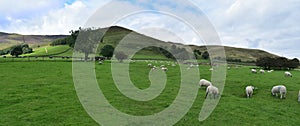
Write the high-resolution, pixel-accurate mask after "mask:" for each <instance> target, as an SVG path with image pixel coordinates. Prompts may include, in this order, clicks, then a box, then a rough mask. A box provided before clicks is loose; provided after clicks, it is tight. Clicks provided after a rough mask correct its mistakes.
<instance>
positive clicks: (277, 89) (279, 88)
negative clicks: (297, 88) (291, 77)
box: [271, 85, 287, 99]
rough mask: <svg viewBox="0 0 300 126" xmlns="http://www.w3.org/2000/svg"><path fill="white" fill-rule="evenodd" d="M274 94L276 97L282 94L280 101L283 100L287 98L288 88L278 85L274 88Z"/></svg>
mask: <svg viewBox="0 0 300 126" xmlns="http://www.w3.org/2000/svg"><path fill="white" fill-rule="evenodd" d="M271 92H272V95H273V96H274V95H276V97H277V96H278V94H280V99H282V98H286V93H287V91H286V87H285V86H283V85H277V86H274V87H273V88H272V90H271Z"/></svg>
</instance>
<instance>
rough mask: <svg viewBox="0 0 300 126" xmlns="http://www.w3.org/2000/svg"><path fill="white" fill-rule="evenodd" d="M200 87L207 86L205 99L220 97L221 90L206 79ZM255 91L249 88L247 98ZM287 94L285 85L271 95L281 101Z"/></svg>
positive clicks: (287, 74)
mask: <svg viewBox="0 0 300 126" xmlns="http://www.w3.org/2000/svg"><path fill="white" fill-rule="evenodd" d="M251 72H252V73H257V71H256V70H255V69H251ZM259 72H260V73H265V71H264V70H260V71H259ZM268 72H269V73H271V72H273V70H270V71H268ZM284 76H285V77H292V76H293V75H292V74H291V73H290V72H288V71H286V72H284ZM199 85H200V87H202V86H206V87H207V88H206V95H205V98H207V96H208V95H210V98H212V96H213V98H217V97H218V95H219V90H218V88H217V87H215V86H213V85H212V83H211V82H210V81H208V80H205V79H201V80H200V81H199ZM254 89H256V88H255V87H254V86H247V87H246V89H245V90H246V96H247V98H251V97H252V95H253V91H254ZM286 93H287V89H286V87H285V86H284V85H277V86H273V87H272V90H271V94H272V95H273V96H276V97H278V96H279V95H280V99H282V98H286ZM298 101H299V102H300V91H299V94H298Z"/></svg>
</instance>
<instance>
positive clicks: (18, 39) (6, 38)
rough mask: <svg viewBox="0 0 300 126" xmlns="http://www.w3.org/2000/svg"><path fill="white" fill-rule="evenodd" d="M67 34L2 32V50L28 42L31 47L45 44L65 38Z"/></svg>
mask: <svg viewBox="0 0 300 126" xmlns="http://www.w3.org/2000/svg"><path fill="white" fill-rule="evenodd" d="M66 36H67V35H20V34H15V33H4V32H0V50H1V49H6V48H8V47H11V46H13V45H17V44H21V43H27V44H29V46H31V47H33V48H34V47H37V46H44V45H48V44H49V43H51V42H52V41H53V40H55V39H58V38H65V37H66Z"/></svg>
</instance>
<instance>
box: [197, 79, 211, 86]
mask: <svg viewBox="0 0 300 126" xmlns="http://www.w3.org/2000/svg"><path fill="white" fill-rule="evenodd" d="M199 85H200V87H202V86H207V87H208V86H211V85H212V83H211V82H210V81H208V80H205V79H201V80H200V81H199Z"/></svg>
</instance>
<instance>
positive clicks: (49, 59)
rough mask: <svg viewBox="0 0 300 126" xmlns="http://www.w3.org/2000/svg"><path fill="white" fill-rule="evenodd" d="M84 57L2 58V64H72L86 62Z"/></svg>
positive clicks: (89, 59)
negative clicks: (36, 62) (37, 62)
mask: <svg viewBox="0 0 300 126" xmlns="http://www.w3.org/2000/svg"><path fill="white" fill-rule="evenodd" d="M99 59H103V58H102V57H89V58H88V61H95V60H99ZM84 60H85V59H84V57H70V56H22V57H5V56H3V57H0V62H35V61H41V62H72V61H84Z"/></svg>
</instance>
